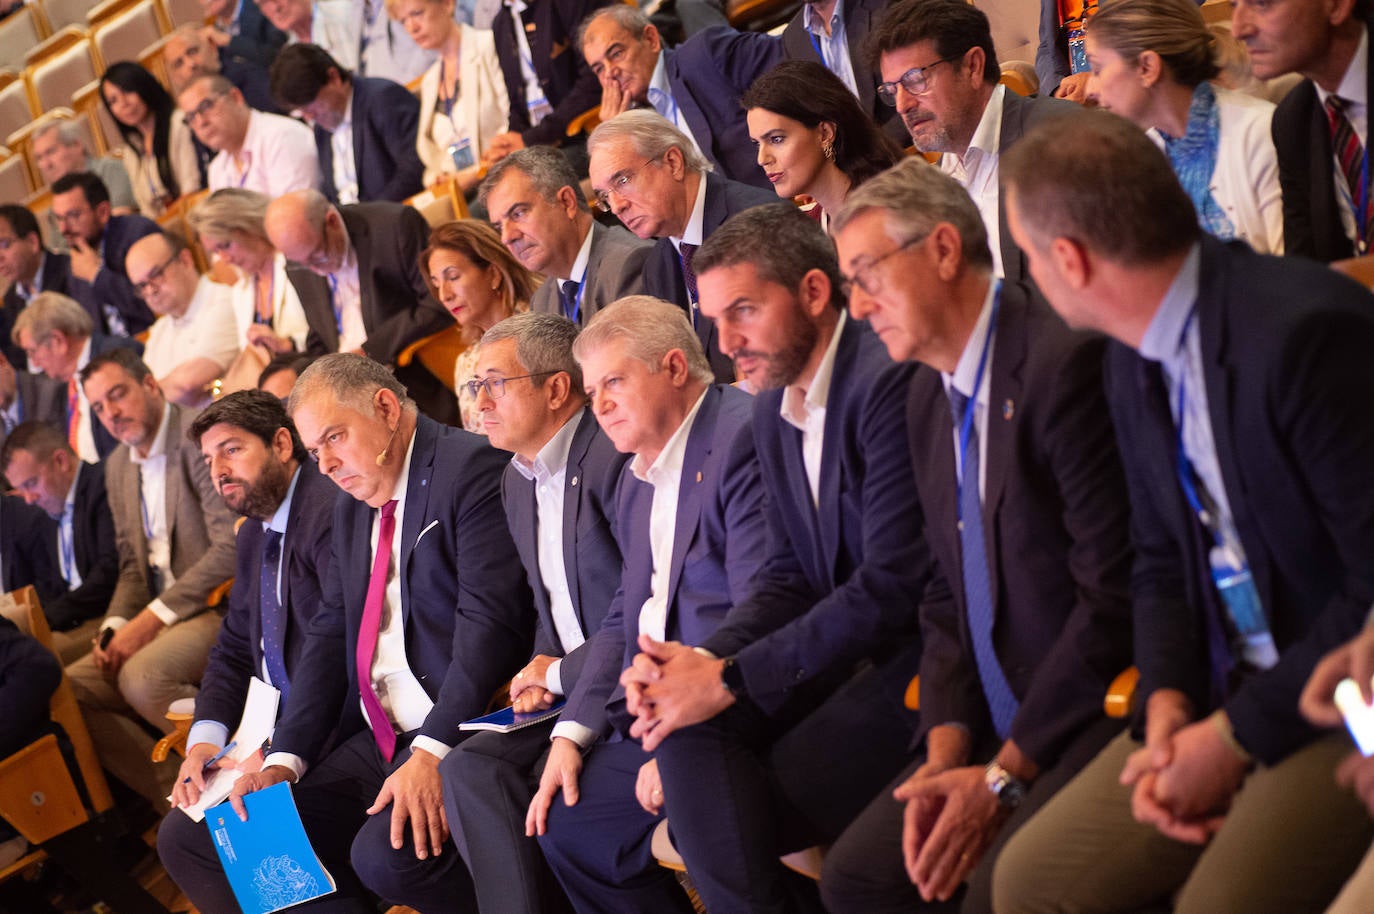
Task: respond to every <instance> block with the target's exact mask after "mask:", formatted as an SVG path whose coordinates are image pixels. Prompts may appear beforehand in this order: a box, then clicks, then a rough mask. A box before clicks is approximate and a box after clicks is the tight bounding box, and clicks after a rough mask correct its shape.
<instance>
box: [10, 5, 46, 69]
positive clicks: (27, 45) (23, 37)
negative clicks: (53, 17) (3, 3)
mask: <svg viewBox="0 0 1374 914" xmlns="http://www.w3.org/2000/svg"><path fill="white" fill-rule="evenodd" d="M41 16H42V14H41V13H38V12H36V11H35V10H34V8H33V7H31V6H29V5H27V4H25V5H24V6H21V7H19V9H17V10H15V11H14V12H13V13H11V14H10V15H8V16H6V17H5V18H4V20H3V21H0V67H14V68H16V69H18V68H20V67H22V66H24V55H25V54H27V53H28V52H29V51H30V50H32V49H33V48H36V47H37V46H38V45H39V44H41V43H42V41H43V39H44V38H47V37H48V30H47V26H46V25H45V24H44V23H43V22H42V20H41Z"/></svg>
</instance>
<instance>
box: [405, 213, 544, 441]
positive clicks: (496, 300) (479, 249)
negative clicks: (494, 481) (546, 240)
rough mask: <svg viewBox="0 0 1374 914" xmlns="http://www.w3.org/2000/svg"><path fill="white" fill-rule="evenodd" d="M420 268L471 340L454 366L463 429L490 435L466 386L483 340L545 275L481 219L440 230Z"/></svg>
mask: <svg viewBox="0 0 1374 914" xmlns="http://www.w3.org/2000/svg"><path fill="white" fill-rule="evenodd" d="M420 272H421V273H422V274H423V275H424V277H425V281H426V282H427V283H429V291H430V292H431V293H432V294H433V295H434V298H435V300H437V301H438V302H439V304H441V305H443V306H444V307H445V308H446V309H447V310H448V312H449V313H450V314H452V315H453V320H454V321H455V322H456V323H457V324H458V332H459V333H460V334H462V337H463V342H464V343H466V344H467V349H465V350H463V354H462V355H460V356H459V357H458V361H457V364H455V365H454V370H453V380H454V389H456V390H457V391H458V409H459V411H460V412H461V413H462V416H463V428H465V429H467V430H468V431H470V432H476V433H478V434H485V432H484V430H483V429H482V417H481V414H480V413H478V411H477V402H476V401H475V400H474V399H473V398H472V397H471V396H469V395H468V392H467V390H466V388H465V387H464V384H466V382H468V381H470V380H471V379H472V377H473V374H474V372H475V371H476V369H477V350H478V343H479V341H480V340H481V339H482V334H484V333H486V332H487V331H488V330H490V329H491V328H492V327H493V326H494V325H495V324H497V323H499V322H500V321H503V320H505V319H506V318H508V317H510V316H511V315H512V314H515V313H517V312H520V311H528V310H529V309H530V296H532V295H533V294H534V290H535V289H536V288H538V286H539V282H540V279H539V277H537V276H535V275H534V274H533V273H531V272H530V271H529V270H527V269H525V267H524V265H522V264H521V263H520V261H518V260H516V259H515V257H514V255H512V254H511V252H510V251H508V250H506V246H505V245H504V244H502V243H501V236H499V235H497V234H496V230H495V229H493V228H492V227H491V226H490V225H488V224H487V223H485V222H479V221H477V220H476V219H459V220H458V221H457V222H449V223H446V224H444V225H441V226H439V227H438V228H436V229H434V231H433V232H431V233H430V236H429V247H427V248H425V249H424V251H422V252H421V253H420Z"/></svg>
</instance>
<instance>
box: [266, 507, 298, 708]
mask: <svg viewBox="0 0 1374 914" xmlns="http://www.w3.org/2000/svg"><path fill="white" fill-rule="evenodd" d="M281 539H282V535H281V534H280V533H278V532H277V531H275V530H268V531H267V541H266V543H265V544H264V545H263V548H262V574H261V578H260V584H259V587H258V602H259V604H261V607H262V660H263V663H264V664H265V665H266V666H267V675H268V676H270V677H271V678H272V685H274V686H276V687H277V688H278V689H280V690H281V698H282V702H283V703H285V702H286V695H287V692H288V691H290V688H291V683H290V680H289V679H288V678H287V676H286V620H285V618H284V615H285V614H284V613H283V612H282V605H281V600H280V599H278V598H277V572H278V569H279V567H280V565H281Z"/></svg>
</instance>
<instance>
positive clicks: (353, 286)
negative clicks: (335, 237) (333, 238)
mask: <svg viewBox="0 0 1374 914" xmlns="http://www.w3.org/2000/svg"><path fill="white" fill-rule="evenodd" d="M344 239H345V241H346V242H347V247H346V248H345V249H344V259H343V265H342V266H341V267H339V269H338V270H337V271H336V272H334V273H332V274H330V277H329V290H330V292H332V293H333V295H334V318H335V320H336V321H338V327H339V351H340V352H352V351H353V350H355V349H359V348H361V347H362V345H363V343H365V342H366V341H367V327H365V326H364V325H363V293H362V286H361V284H360V283H359V281H358V252H357V251H356V250H354V248H353V241H352V240H351V239H349V238H348V236H347V235H345V236H344Z"/></svg>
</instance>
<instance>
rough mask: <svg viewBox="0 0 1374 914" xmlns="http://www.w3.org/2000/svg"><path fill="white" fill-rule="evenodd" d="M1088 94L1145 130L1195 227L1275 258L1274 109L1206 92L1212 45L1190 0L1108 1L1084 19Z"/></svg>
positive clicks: (1278, 236)
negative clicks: (1165, 160) (1189, 204)
mask: <svg viewBox="0 0 1374 914" xmlns="http://www.w3.org/2000/svg"><path fill="white" fill-rule="evenodd" d="M1084 44H1085V45H1086V47H1087V54H1088V68H1089V73H1090V74H1091V75H1090V76H1089V77H1088V98H1090V99H1092V100H1094V101H1096V102H1097V103H1098V104H1099V105H1101V106H1102V107H1103V108H1106V109H1107V110H1109V111H1111V112H1113V113H1115V114H1119V115H1121V116H1122V117H1124V118H1126V119H1127V120H1129V121H1132V122H1133V123H1135V124H1136V125H1138V126H1139V127H1140V128H1141V129H1143V130H1145V131H1147V132H1148V133H1149V135H1150V138H1151V139H1152V140H1154V141H1155V143H1156V144H1157V145H1158V146H1159V147H1160V148H1161V149H1163V150H1164V154H1165V155H1167V156H1168V157H1169V162H1170V163H1171V164H1172V165H1173V166H1174V172H1175V173H1176V174H1177V175H1178V180H1179V183H1181V184H1182V185H1183V189H1184V190H1186V191H1187V192H1188V196H1189V197H1191V198H1192V200H1193V207H1194V208H1195V209H1196V210H1197V214H1198V222H1199V223H1201V225H1202V227H1203V228H1204V229H1205V230H1206V231H1208V232H1210V233H1211V234H1213V235H1216V236H1217V237H1218V238H1221V239H1223V240H1226V241H1230V240H1231V239H1240V240H1243V241H1245V242H1247V243H1249V245H1250V247H1252V248H1254V249H1255V250H1256V251H1258V252H1259V253H1261V254H1282V253H1283V192H1282V190H1281V189H1280V187H1279V163H1278V154H1277V153H1276V152H1275V151H1274V141H1273V139H1272V137H1271V136H1270V121H1271V120H1272V119H1273V115H1274V106H1273V105H1271V104H1270V103H1269V102H1267V101H1264V100H1263V99H1258V98H1252V97H1251V96H1249V95H1243V94H1241V93H1239V92H1232V91H1230V90H1228V89H1223V88H1220V87H1218V86H1214V85H1213V84H1212V83H1211V80H1212V79H1213V78H1215V77H1216V75H1217V73H1218V66H1217V52H1216V40H1215V38H1214V36H1213V35H1212V33H1211V31H1210V30H1209V29H1208V28H1207V23H1206V22H1205V21H1204V20H1203V18H1202V13H1201V12H1200V11H1199V10H1198V7H1197V4H1196V3H1194V2H1193V0H1110V2H1104V3H1103V4H1102V5H1101V6H1100V7H1098V10H1097V15H1095V16H1093V17H1092V19H1090V20H1088V23H1087V26H1086V34H1085V36H1084Z"/></svg>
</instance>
